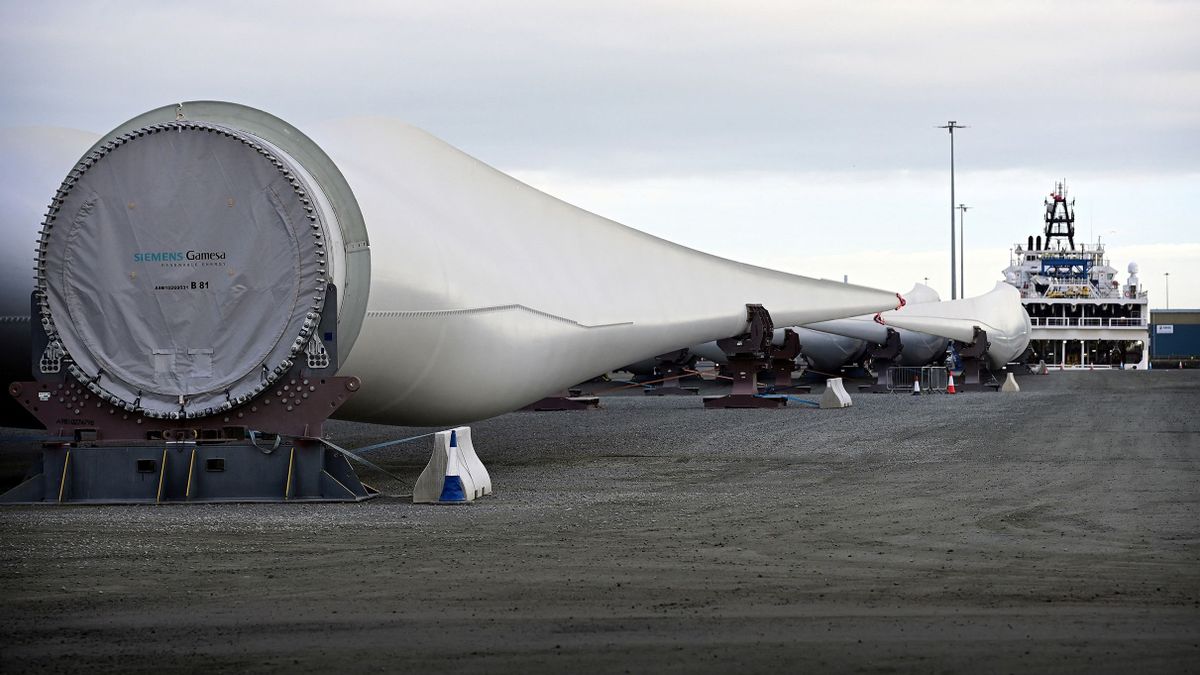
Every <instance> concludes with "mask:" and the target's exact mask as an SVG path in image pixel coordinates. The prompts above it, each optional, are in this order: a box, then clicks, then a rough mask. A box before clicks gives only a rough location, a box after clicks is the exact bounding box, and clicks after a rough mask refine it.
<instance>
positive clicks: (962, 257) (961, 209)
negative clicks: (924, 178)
mask: <svg viewBox="0 0 1200 675" xmlns="http://www.w3.org/2000/svg"><path fill="white" fill-rule="evenodd" d="M971 208H975V207H973V206H967V205H966V204H959V205H958V269H959V275H958V290H959V291H961V292H962V296H963V297H964V298H965V297H967V231H966V229H964V228H963V219H964V218H965V217H966V215H967V209H971Z"/></svg>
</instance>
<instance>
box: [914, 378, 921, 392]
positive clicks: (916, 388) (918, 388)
mask: <svg viewBox="0 0 1200 675" xmlns="http://www.w3.org/2000/svg"><path fill="white" fill-rule="evenodd" d="M912 395H913V396H920V395H921V381H920V380H919V379H918V378H915V377H914V378H913V393H912Z"/></svg>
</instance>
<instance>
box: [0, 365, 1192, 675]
mask: <svg viewBox="0 0 1200 675" xmlns="http://www.w3.org/2000/svg"><path fill="white" fill-rule="evenodd" d="M1020 381H1021V384H1022V386H1023V388H1024V390H1023V391H1022V392H1021V393H1019V394H996V393H986V394H969V395H959V396H954V397H951V396H934V395H926V396H921V397H912V396H906V395H896V396H888V395H865V394H864V395H855V396H854V401H855V405H854V407H852V408H849V409H844V410H816V409H812V408H809V407H807V406H804V405H793V406H789V407H788V408H787V409H784V410H761V411H734V410H728V411H726V410H704V409H702V408H701V407H700V403H699V401H698V400H696V399H694V398H661V399H655V398H643V397H640V396H607V397H604V399H603V400H604V409H602V410H599V411H590V412H570V413H514V414H511V415H505V416H503V417H499V418H495V419H493V420H488V421H485V422H481V423H477V424H475V425H473V426H472V428H473V437H474V439H475V445H476V447H477V449H478V451H479V454H480V456H481V457H482V459H483V461H484V462H485V463H486V464H487V465H488V467H489V470H490V471H491V474H492V478H493V482H494V484H495V490H496V492H495V495H494V496H493V497H489V498H486V499H483V500H481V501H478V502H476V503H474V504H472V505H469V506H461V507H437V506H418V505H413V504H411V503H408V502H407V501H406V500H405V499H403V498H401V497H383V498H378V499H375V500H372V501H369V502H365V503H361V504H337V505H311V504H310V505H297V504H287V505H190V506H178V505H177V506H163V507H149V506H137V507H132V506H130V507H125V506H122V507H111V506H110V507H78V506H68V507H51V506H42V507H29V506H19V507H13V506H9V507H3V508H0V671H3V672H5V673H19V672H46V671H66V670H70V671H79V672H84V671H95V670H100V671H121V672H167V671H170V672H174V671H200V670H205V671H208V670H212V669H215V668H225V669H229V670H234V669H236V670H238V671H245V672H280V671H288V672H298V671H332V670H335V669H337V670H347V671H352V672H358V671H397V670H403V671H423V672H458V671H471V672H487V673H492V672H514V673H515V672H520V673H527V672H543V671H568V670H569V671H574V672H585V673H586V672H626V671H628V672H681V673H682V672H688V673H690V672H696V671H732V670H739V671H750V672H761V671H768V670H772V671H777V670H785V671H800V670H821V671H823V670H836V671H863V672H940V671H957V672H1028V671H1038V672H1047V671H1050V672H1088V673H1093V672H1121V673H1125V672H1134V671H1136V672H1200V371H1155V372H1151V373H1144V372H1142V373H1130V372H1095V373H1058V372H1056V373H1052V374H1051V375H1048V376H1026V377H1023V378H1021V380H1020ZM813 398H815V396H814V397H813ZM423 431H425V430H421V429H408V428H396V427H383V426H374V425H365V424H352V423H344V422H336V423H331V424H330V425H329V426H328V427H327V432H328V434H329V436H330V438H332V439H333V440H334V441H335V442H337V443H339V444H341V445H344V446H346V447H361V446H364V445H367V444H370V443H375V442H379V441H382V440H386V439H388V438H400V437H406V436H411V435H415V434H418V433H422V432H423ZM30 434H31V432H28V431H20V430H6V431H5V432H3V434H0V440H3V441H4V445H2V446H0V454H3V457H0V465H2V467H0V468H3V469H4V470H5V473H6V475H5V476H4V479H5V480H6V481H7V483H5V484H6V485H11V484H12V483H13V482H14V481H15V480H16V479H17V478H19V473H14V467H16V466H17V465H18V464H19V463H21V462H23V461H24V459H25V458H27V455H28V449H29V448H30V447H32V446H33V443H32V441H29V440H28V439H27V437H28V436H29V435H30ZM430 447H431V446H430V444H429V442H428V439H424V440H421V441H417V442H413V443H408V444H404V445H400V446H396V447H395V448H391V449H388V450H386V451H381V452H378V453H373V454H372V455H370V456H371V457H372V459H373V460H375V461H377V462H379V463H380V464H381V465H382V466H384V467H385V468H387V469H388V470H390V471H392V472H394V473H397V474H398V475H400V476H401V477H403V478H407V479H408V480H410V481H411V480H412V479H415V477H416V475H417V473H419V471H420V469H421V467H422V466H423V465H424V462H425V460H426V459H427V457H428V453H429V450H430ZM364 479H365V480H367V481H368V482H373V483H374V482H377V484H378V486H379V487H380V488H381V489H383V490H384V491H385V492H387V493H389V494H393V495H399V494H404V493H405V491H406V489H407V486H406V485H405V484H403V483H397V482H396V481H393V480H390V479H386V478H385V477H383V476H369V475H364Z"/></svg>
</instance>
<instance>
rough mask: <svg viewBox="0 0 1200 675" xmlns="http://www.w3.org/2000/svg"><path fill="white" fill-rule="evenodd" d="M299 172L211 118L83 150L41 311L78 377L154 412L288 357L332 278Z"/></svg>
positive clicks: (229, 391)
mask: <svg viewBox="0 0 1200 675" xmlns="http://www.w3.org/2000/svg"><path fill="white" fill-rule="evenodd" d="M76 176H77V177H76ZM300 180H302V179H300V177H299V176H298V175H297V174H296V173H295V172H293V171H291V170H289V164H288V162H287V158H286V157H280V156H279V155H278V154H275V153H272V152H271V150H270V149H268V148H266V147H264V146H263V145H261V144H259V143H257V142H256V139H254V138H252V137H249V136H247V135H245V134H238V133H235V132H231V131H229V130H225V129H221V128H219V127H214V126H211V125H209V126H205V125H195V124H180V125H157V127H155V128H150V129H146V130H143V131H141V132H137V133H134V134H131V135H130V136H129V137H128V138H127V139H126V140H125V141H124V142H122V143H118V144H113V146H112V147H110V148H108V149H107V150H106V151H105V152H103V153H100V154H99V156H96V155H95V154H94V155H92V156H90V157H89V158H85V159H84V161H83V162H81V163H80V165H79V166H78V167H77V168H76V171H74V172H72V175H71V176H70V177H68V179H67V181H66V182H65V183H64V187H63V190H62V191H60V193H59V199H60V204H59V206H58V208H57V209H56V210H52V214H51V216H50V217H49V218H48V220H47V224H46V226H45V228H44V231H43V238H42V248H43V251H44V258H43V260H42V266H41V270H42V272H43V274H42V279H41V285H42V286H43V288H44V291H45V301H44V302H45V305H44V308H43V313H44V315H48V317H49V318H50V319H51V321H50V323H51V325H52V327H53V330H54V332H56V333H57V337H58V338H59V340H60V341H61V343H62V345H63V346H64V347H65V349H66V351H67V353H68V354H70V356H71V357H72V359H74V361H75V364H76V365H77V367H78V369H79V371H81V372H80V375H81V379H84V381H88V380H92V381H93V383H94V384H95V385H96V386H97V387H98V388H99V389H100V391H101V392H103V393H106V394H108V395H109V396H111V397H113V398H115V399H116V401H117V402H118V403H123V404H125V405H126V406H131V407H133V408H137V409H141V410H143V411H145V412H146V413H147V414H151V415H155V416H197V415H200V414H211V413H212V412H215V411H218V410H220V409H222V408H227V407H228V403H227V402H229V401H233V402H235V403H236V402H237V401H238V400H239V399H244V398H247V397H250V396H253V395H255V394H257V393H258V392H260V391H261V390H262V389H263V388H264V386H265V385H266V384H269V382H270V380H272V379H273V378H274V377H276V376H278V374H279V373H280V372H282V371H284V370H286V367H287V366H288V365H290V362H289V361H288V360H289V359H290V358H291V356H292V355H294V354H295V353H296V351H297V350H298V349H299V348H302V347H303V346H304V344H305V343H306V342H307V337H308V334H309V333H310V332H311V330H312V328H313V326H315V319H316V318H317V314H316V313H317V312H319V311H320V303H321V301H322V299H323V289H324V262H323V261H322V260H321V258H322V257H323V255H324V254H323V252H321V248H322V246H323V244H322V242H321V239H322V238H321V234H320V232H321V230H320V226H319V224H317V223H316V222H314V220H313V218H311V217H310V214H311V213H312V211H313V209H312V208H310V207H309V203H311V202H310V201H309V200H308V199H307V198H306V196H305V195H306V194H308V193H309V190H307V189H306V187H307V186H305V185H303V184H302V183H301V182H300ZM306 202H307V203H306ZM53 337H54V336H53V335H52V338H53Z"/></svg>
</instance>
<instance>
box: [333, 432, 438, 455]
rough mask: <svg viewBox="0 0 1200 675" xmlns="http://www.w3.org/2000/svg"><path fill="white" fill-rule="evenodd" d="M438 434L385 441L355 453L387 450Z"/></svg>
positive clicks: (357, 450)
mask: <svg viewBox="0 0 1200 675" xmlns="http://www.w3.org/2000/svg"><path fill="white" fill-rule="evenodd" d="M436 433H438V432H436V431H431V432H429V433H427V434H421V435H420V436H410V437H409V438H400V439H397V440H394V441H384V442H382V443H376V444H375V445H368V446H366V447H362V448H355V449H354V452H371V451H372V450H378V449H380V448H386V447H389V446H392V445H400V444H401V443H408V442H410V441H415V440H419V439H422V438H428V437H430V436H432V435H434V434H436Z"/></svg>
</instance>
